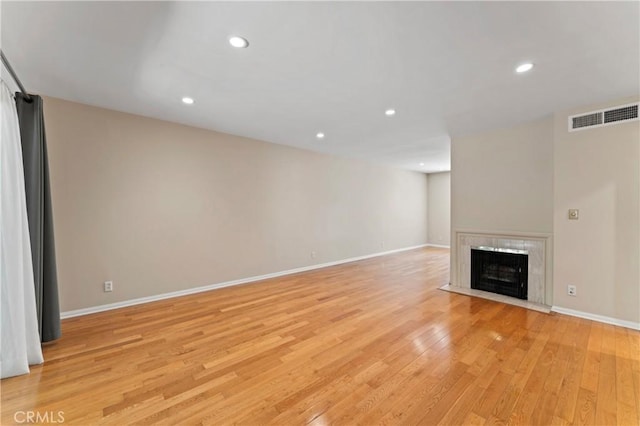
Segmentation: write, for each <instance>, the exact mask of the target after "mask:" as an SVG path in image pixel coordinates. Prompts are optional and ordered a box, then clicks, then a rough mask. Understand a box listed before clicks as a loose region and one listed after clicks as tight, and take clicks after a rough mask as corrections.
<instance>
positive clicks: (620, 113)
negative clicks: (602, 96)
mask: <svg viewBox="0 0 640 426" xmlns="http://www.w3.org/2000/svg"><path fill="white" fill-rule="evenodd" d="M633 118H638V105H631V106H627V107H623V108H616V109H610V110H608V111H605V112H604V122H605V123H613V122H614V121H624V120H631V119H633Z"/></svg>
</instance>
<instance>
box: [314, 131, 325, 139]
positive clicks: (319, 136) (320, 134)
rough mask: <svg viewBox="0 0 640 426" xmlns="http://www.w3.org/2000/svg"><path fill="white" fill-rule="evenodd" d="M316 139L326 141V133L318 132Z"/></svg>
mask: <svg viewBox="0 0 640 426" xmlns="http://www.w3.org/2000/svg"><path fill="white" fill-rule="evenodd" d="M316 138H318V139H324V133H322V132H318V133H316Z"/></svg>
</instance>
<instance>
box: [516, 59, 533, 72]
mask: <svg viewBox="0 0 640 426" xmlns="http://www.w3.org/2000/svg"><path fill="white" fill-rule="evenodd" d="M531 68H533V64H532V63H531V62H526V63H524V64H521V65H518V68H516V72H517V73H523V72H527V71H530V70H531Z"/></svg>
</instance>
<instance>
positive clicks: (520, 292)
mask: <svg viewBox="0 0 640 426" xmlns="http://www.w3.org/2000/svg"><path fill="white" fill-rule="evenodd" d="M527 264H528V252H527V251H526V250H516V249H505V248H496V247H485V246H472V247H471V288H475V289H478V290H484V291H490V292H492V293H498V294H503V295H505V296H511V297H517V298H518V299H524V300H527V276H528V268H527Z"/></svg>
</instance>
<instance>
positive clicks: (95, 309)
mask: <svg viewBox="0 0 640 426" xmlns="http://www.w3.org/2000/svg"><path fill="white" fill-rule="evenodd" d="M429 245H430V244H421V245H418V246H413V247H405V248H400V249H395V250H389V251H384V252H379V253H373V254H367V255H365V256H358V257H351V258H348V259H342V260H336V261H333V262H327V263H320V264H316V265H310V266H303V267H301V268H295V269H289V270H286V271H280V272H273V273H271V274H265V275H258V276H254V277H248V278H241V279H238V280H232V281H225V282H222V283H217V284H211V285H206V286H203V287H194V288H189V289H186V290H178V291H172V292H170V293H162V294H157V295H154V296H147V297H140V298H138V299H130V300H124V301H122V302H115V303H109V304H106V305H98V306H92V307H90V308H83V309H75V310H73V311H66V312H62V313H61V314H60V318H61V319H66V318H73V317H79V316H82V315H89V314H95V313H97V312H104V311H110V310H113V309H119V308H124V307H127V306H134V305H141V304H143V303H149V302H156V301H158V300H165V299H171V298H173V297H180V296H186V295H189V294H195V293H202V292H205V291H211V290H215V289H218V288H224V287H231V286H234V285H240V284H247V283H251V282H255V281H262V280H266V279H269V278H276V277H282V276H284V275H291V274H297V273H300V272H306V271H312V270H314V269H322V268H327V267H329V266H334V265H341V264H343V263H349V262H356V261H358V260H364V259H370V258H372V257H378V256H385V255H388V254H393V253H399V252H402V251H407V250H414V249H418V248H423V247H427V246H429Z"/></svg>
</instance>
